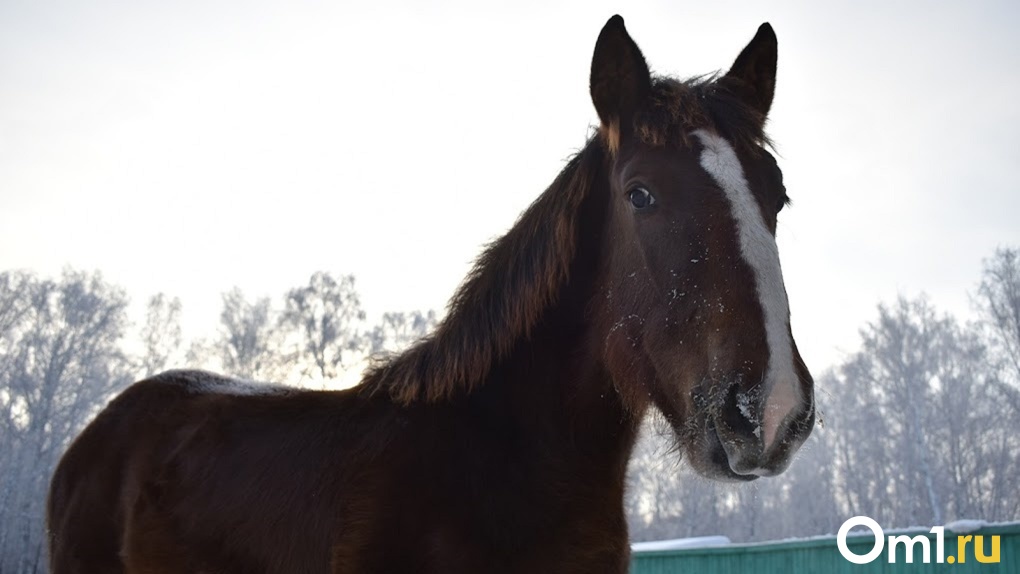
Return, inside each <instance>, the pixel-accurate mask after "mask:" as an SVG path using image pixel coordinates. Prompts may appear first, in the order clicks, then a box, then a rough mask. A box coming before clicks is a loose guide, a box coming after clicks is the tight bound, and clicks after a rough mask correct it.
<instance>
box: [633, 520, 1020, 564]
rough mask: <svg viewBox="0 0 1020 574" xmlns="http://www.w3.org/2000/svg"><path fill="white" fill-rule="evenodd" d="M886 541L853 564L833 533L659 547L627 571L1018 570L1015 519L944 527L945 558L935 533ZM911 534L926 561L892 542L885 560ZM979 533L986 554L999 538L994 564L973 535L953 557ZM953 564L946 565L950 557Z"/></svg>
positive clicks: (857, 538) (862, 540) (867, 545)
mask: <svg viewBox="0 0 1020 574" xmlns="http://www.w3.org/2000/svg"><path fill="white" fill-rule="evenodd" d="M885 534H886V539H887V541H886V544H885V548H884V549H883V551H882V553H881V555H879V556H878V558H876V559H875V560H874V561H872V562H870V563H868V564H854V563H852V562H849V561H848V560H846V559H845V558H843V555H842V554H840V552H839V550H838V548H837V546H836V537H835V536H826V537H819V538H812V539H808V540H794V541H789V542H768V543H759V544H730V545H727V546H720V547H714V548H694V549H689V550H658V551H641V552H634V553H633V555H632V557H631V567H630V571H631V573H632V574H717V573H718V574H723V573H725V574H736V573H740V572H749V573H754V574H772V573H775V574H793V573H796V574H801V573H804V574H844V573H845V574H861V573H864V572H867V573H889V574H909V573H922V572H924V573H928V572H947V573H951V574H971V573H973V574H998V573H1004V574H1020V523H1016V524H1006V525H992V526H985V527H982V528H979V529H977V530H974V531H972V532H971V531H969V532H966V533H964V534H961V533H958V532H951V531H948V529H947V531H946V533H945V538H944V540H945V554H944V556H945V559H946V562H944V563H942V564H938V563H935V548H936V540H935V538H936V537H935V535H934V534H931V533H928V532H925V531H921V530H904V531H901V530H897V531H888V532H886V533H885ZM903 534H906V535H908V536H910V537H914V536H917V535H922V536H927V537H928V539H929V544H930V548H931V563H929V564H924V563H923V562H922V559H923V549H922V547H921V544H919V543H918V544H914V545H913V563H912V564H907V563H906V556H905V554H906V550H905V548H904V545H903V544H898V545H897V546H896V550H897V552H896V563H894V564H890V563H889V554H888V549H889V544H888V536H889V535H896V536H899V535H903ZM961 535H969V536H972V537H973V536H978V535H980V536H982V539H983V540H982V541H983V545H984V549H985V552H984V554H985V555H986V556H987V555H989V554H990V553H991V548H992V537H993V536H998V537H999V562H998V563H994V564H983V563H981V562H978V561H977V559H976V557H975V549H974V539H973V538H972V539H971V540H970V542H969V543H968V544H966V553H965V554H964V556H965V558H966V560H965V561H964V562H963V563H960V562H959V561H956V560H957V558H956V557H957V556H958V555H959V554H960V553H959V548H958V541H959V539H958V538H957V537H958V536H961ZM874 545H875V537H874V536H873V535H871V534H865V535H852V536H848V537H847V547H848V548H849V549H850V550H851V551H852V552H853V553H854V554H857V555H865V554H867V553H868V551H869V550H871V549H872V548H873V546H874ZM951 556H952V557H953V559H954V563H952V564H950V563H949V557H951Z"/></svg>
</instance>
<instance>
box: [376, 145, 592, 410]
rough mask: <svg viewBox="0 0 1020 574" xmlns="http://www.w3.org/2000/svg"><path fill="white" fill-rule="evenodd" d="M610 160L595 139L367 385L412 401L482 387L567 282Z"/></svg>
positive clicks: (487, 250) (449, 395) (437, 397)
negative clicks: (592, 195) (589, 202)
mask: <svg viewBox="0 0 1020 574" xmlns="http://www.w3.org/2000/svg"><path fill="white" fill-rule="evenodd" d="M604 158H605V155H604V152H603V150H602V146H601V144H600V143H599V141H598V139H597V138H594V137H593V138H591V139H590V140H589V141H588V143H587V144H586V145H585V147H584V148H583V149H581V151H579V152H578V153H577V154H576V155H575V156H574V157H573V158H571V159H570V161H569V162H568V163H567V165H566V167H564V168H563V171H561V172H560V174H559V175H558V176H557V177H556V179H555V180H554V181H553V183H552V185H550V186H549V188H548V189H547V190H546V191H545V193H543V194H542V195H540V196H539V197H538V199H536V200H535V202H534V203H532V204H531V206H529V207H528V209H527V210H525V212H524V213H523V214H522V215H521V217H520V218H519V219H518V220H517V222H516V223H515V224H514V226H513V227H512V228H511V229H510V230H509V231H508V232H507V233H506V235H504V236H503V237H500V238H499V239H497V240H496V241H494V242H493V243H491V244H490V245H489V246H488V247H487V248H486V249H485V251H483V252H482V255H481V256H480V257H479V258H478V260H477V261H476V262H475V265H474V267H473V268H472V270H471V272H470V273H468V275H467V278H466V279H465V280H464V282H463V283H462V284H461V286H460V288H459V289H458V290H457V292H456V294H455V295H454V296H453V299H451V300H450V304H449V307H448V309H447V314H446V318H445V319H443V321H442V322H441V323H440V324H439V326H437V327H436V330H435V331H434V332H433V333H432V334H431V335H430V336H428V337H426V338H424V339H422V340H421V341H419V342H418V343H417V344H415V345H414V346H412V347H411V348H410V349H408V350H407V351H405V352H404V353H402V354H400V355H398V356H396V357H393V358H391V359H389V360H387V361H386V362H383V363H381V364H378V365H375V366H373V367H372V368H370V370H369V371H368V373H367V374H366V376H365V378H364V380H363V382H362V383H361V388H362V389H363V390H365V391H367V392H376V391H379V390H385V391H387V392H388V393H389V394H390V395H391V396H392V397H393V399H394V400H396V401H398V402H401V403H410V402H413V401H416V400H426V401H430V402H434V401H439V400H443V399H446V398H449V397H451V396H452V395H454V394H455V393H458V392H470V391H471V390H472V389H473V388H474V387H475V386H477V385H478V384H480V383H481V381H483V380H484V379H485V377H486V375H488V373H489V371H490V370H491V368H492V366H493V364H494V363H495V362H496V361H498V360H500V359H501V358H503V357H505V356H506V355H507V353H508V352H509V351H510V350H511V349H512V347H513V346H514V345H515V344H516V343H517V342H518V341H519V340H521V339H522V338H525V337H527V336H528V334H529V333H530V332H531V330H532V328H533V327H534V326H535V325H536V323H538V321H539V320H540V319H541V317H542V315H543V313H544V312H545V311H546V310H547V309H548V308H550V306H551V305H553V304H554V303H555V302H556V300H557V296H558V295H559V293H560V290H561V287H562V286H563V285H564V284H565V283H566V282H567V278H568V275H569V269H570V264H571V262H572V261H573V258H574V251H575V247H576V243H577V241H578V233H577V228H578V226H579V222H578V218H579V214H580V213H581V209H580V208H581V203H582V202H583V201H584V198H585V196H586V195H587V193H588V192H589V191H590V190H591V189H592V188H593V187H594V185H595V176H596V175H597V174H598V173H599V171H600V169H601V168H602V166H603V165H604V163H605V160H604Z"/></svg>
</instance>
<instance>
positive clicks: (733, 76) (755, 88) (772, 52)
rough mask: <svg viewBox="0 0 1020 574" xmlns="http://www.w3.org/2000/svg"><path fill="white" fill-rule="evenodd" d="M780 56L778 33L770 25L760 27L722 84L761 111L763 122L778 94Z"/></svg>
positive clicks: (722, 80) (721, 80) (723, 78)
mask: <svg viewBox="0 0 1020 574" xmlns="http://www.w3.org/2000/svg"><path fill="white" fill-rule="evenodd" d="M776 56H777V41H776V33H775V32H773V31H772V26H770V25H769V23H768V22H766V23H764V24H762V25H761V26H759V27H758V33H757V34H755V35H754V38H753V39H752V40H751V42H750V43H749V44H748V45H747V47H746V48H744V50H743V51H742V52H740V55H739V56H737V60H736V61H735V62H733V66H732V67H730V71H729V72H726V75H725V76H723V77H722V78H721V79H720V80H719V81H720V83H722V84H724V85H726V86H727V87H728V88H729V89H730V90H732V91H733V92H734V93H735V94H736V95H737V96H739V97H740V99H742V100H744V102H745V103H746V104H747V105H749V106H751V107H752V108H753V109H755V110H756V111H758V112H759V113H760V114H761V117H762V121H764V119H765V117H766V116H767V115H768V113H769V108H771V107H772V96H773V95H774V94H775V92H776Z"/></svg>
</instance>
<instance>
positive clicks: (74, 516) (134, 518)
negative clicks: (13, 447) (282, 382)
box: [47, 371, 298, 574]
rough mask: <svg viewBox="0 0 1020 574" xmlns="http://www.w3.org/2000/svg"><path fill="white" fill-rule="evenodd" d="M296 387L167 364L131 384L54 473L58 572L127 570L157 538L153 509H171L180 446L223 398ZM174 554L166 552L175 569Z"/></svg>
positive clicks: (53, 546)
mask: <svg viewBox="0 0 1020 574" xmlns="http://www.w3.org/2000/svg"><path fill="white" fill-rule="evenodd" d="M297 393H298V391H296V390H294V389H288V388H287V387H282V386H279V385H263V384H258V383H250V382H246V381H237V380H233V379H227V378H225V377H220V376H218V375H214V374H211V373H204V372H201V371H168V372H166V373H162V374H160V375H157V376H155V377H152V378H150V379H146V380H144V381H141V382H138V383H135V384H133V385H132V386H130V387H128V388H127V389H126V390H125V391H124V392H122V393H121V394H120V395H119V396H117V397H116V398H115V399H114V400H113V401H111V402H110V404H109V405H107V407H106V408H105V409H103V410H102V411H101V412H100V413H99V415H97V417H96V419H95V420H94V421H92V423H90V424H89V425H88V426H87V427H86V428H85V430H84V431H83V432H82V433H81V434H80V435H79V436H78V438H77V439H76V440H75V441H74V442H73V443H72V444H71V446H70V447H69V448H68V450H67V452H66V453H65V454H64V456H63V458H62V459H61V461H60V464H59V465H58V466H57V469H56V471H55V473H54V475H53V479H52V482H51V485H50V495H49V500H48V504H47V521H48V527H49V537H50V562H51V565H52V571H53V573H54V574H65V573H72V572H124V571H125V564H124V563H125V560H126V561H128V563H129V564H130V562H131V559H132V557H133V556H132V554H134V555H135V556H137V555H139V554H144V553H145V552H138V551H137V550H138V549H142V548H146V547H147V546H151V545H152V543H153V540H154V539H155V538H158V536H156V534H157V533H156V532H155V531H154V530H153V529H152V528H151V527H152V526H153V524H152V519H153V513H154V512H155V513H157V514H161V515H162V514H166V509H165V508H161V507H159V506H160V505H161V498H162V497H163V496H164V494H163V492H162V490H161V489H163V488H164V487H166V488H167V489H169V488H172V485H171V484H164V483H166V482H167V480H174V479H178V478H182V477H169V476H167V472H166V469H167V468H168V465H170V464H176V463H177V458H178V457H177V452H178V451H181V452H183V453H187V449H188V448H189V444H190V443H189V440H188V437H189V433H191V434H194V433H200V432H208V431H209V429H210V428H212V427H211V426H210V425H211V424H212V423H213V421H209V418H208V417H209V416H210V414H211V413H214V412H216V410H217V408H218V405H219V404H220V403H227V404H230V403H233V402H235V401H237V400H241V401H243V400H244V397H264V398H267V399H270V400H271V399H272V397H277V398H284V397H286V396H289V395H293V394H297ZM255 400H257V399H255ZM213 432H215V431H213ZM206 438H207V439H208V437H206ZM190 442H195V441H193V440H192V441H190ZM208 443H209V440H206V441H205V444H208ZM193 474H194V473H193ZM183 478H187V479H190V480H192V482H194V481H195V480H196V477H195V476H193V475H192V476H190V477H183ZM168 492H169V491H168ZM153 503H155V505H156V506H157V507H154V504H153ZM166 518H169V517H166ZM147 527H149V529H150V531H149V532H146V531H145V529H146V528H147ZM157 530H158V529H157ZM164 542H166V541H164ZM157 545H158V546H160V547H161V550H166V549H169V548H170V547H172V546H173V544H172V543H169V542H167V543H165V544H157ZM132 548H134V549H135V550H136V551H135V552H134V553H132V552H131V549H132ZM158 553H159V554H162V551H161V552H158ZM171 559H172V557H171V556H161V557H160V560H161V561H162V562H163V563H164V566H167V567H168V568H167V570H168V571H173V570H174V568H173V567H172V566H171V565H170V564H168V563H166V562H167V561H168V560H171ZM173 559H177V558H173ZM132 570H134V568H128V569H127V571H132Z"/></svg>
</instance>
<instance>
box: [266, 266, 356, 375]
mask: <svg viewBox="0 0 1020 574" xmlns="http://www.w3.org/2000/svg"><path fill="white" fill-rule="evenodd" d="M284 301H285V306H284V311H283V315H282V316H281V318H280V320H281V323H282V325H283V326H285V327H287V328H289V329H291V330H292V331H293V332H294V333H295V334H296V336H297V339H298V343H297V345H298V357H299V359H300V360H301V361H302V362H304V363H305V365H306V366H305V367H304V373H303V374H304V375H305V376H316V377H319V378H321V379H322V380H324V381H325V380H333V379H336V378H337V377H338V376H339V375H340V372H341V371H342V370H343V369H344V368H346V367H347V366H348V364H349V363H351V362H353V357H354V356H356V355H358V354H359V353H360V352H361V351H362V349H363V347H364V340H363V336H362V333H361V330H362V324H363V323H364V320H365V312H364V311H363V310H362V309H361V300H360V298H359V297H358V292H357V290H356V289H355V287H354V276H353V275H341V276H340V277H334V276H332V275H330V274H329V273H325V272H322V271H320V272H318V273H315V274H314V275H312V276H311V278H310V279H309V280H308V285H305V286H303V287H297V288H294V289H291V290H290V291H288V292H287V295H286V297H285V299H284Z"/></svg>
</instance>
